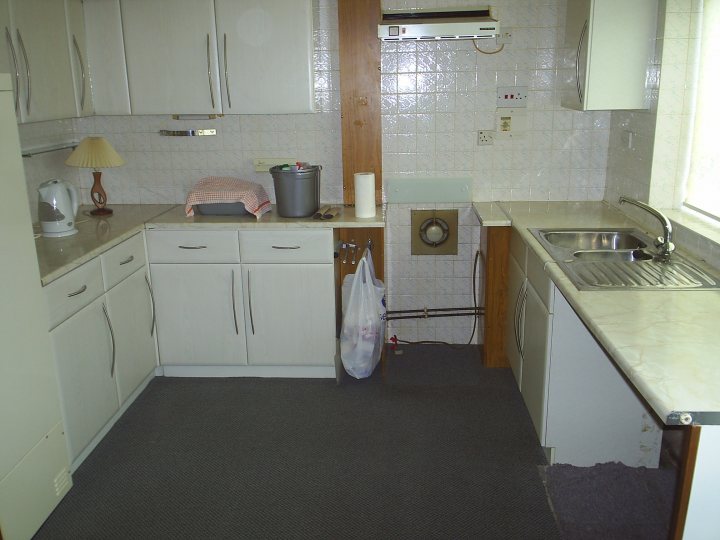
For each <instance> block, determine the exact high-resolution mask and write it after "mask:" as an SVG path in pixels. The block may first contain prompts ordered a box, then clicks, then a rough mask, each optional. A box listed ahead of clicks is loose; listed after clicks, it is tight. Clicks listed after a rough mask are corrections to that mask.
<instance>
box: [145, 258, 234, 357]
mask: <svg viewBox="0 0 720 540" xmlns="http://www.w3.org/2000/svg"><path fill="white" fill-rule="evenodd" d="M150 257H151V261H152V260H153V254H152V252H151V253H150ZM151 272H152V283H153V290H154V293H155V306H156V309H157V312H156V321H157V332H158V349H159V353H160V362H161V364H163V365H176V364H180V365H183V364H185V365H188V364H189V365H228V364H230V365H237V364H247V349H246V343H245V320H244V314H243V313H244V312H243V300H242V298H243V291H242V279H241V272H240V265H239V264H151Z"/></svg>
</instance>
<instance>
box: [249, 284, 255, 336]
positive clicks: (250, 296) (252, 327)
mask: <svg viewBox="0 0 720 540" xmlns="http://www.w3.org/2000/svg"><path fill="white" fill-rule="evenodd" d="M248 310H249V311H250V330H252V334H253V336H254V335H255V320H254V319H253V308H252V287H250V270H248Z"/></svg>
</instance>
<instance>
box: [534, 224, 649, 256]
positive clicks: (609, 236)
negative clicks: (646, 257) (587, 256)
mask: <svg viewBox="0 0 720 540" xmlns="http://www.w3.org/2000/svg"><path fill="white" fill-rule="evenodd" d="M540 235H541V236H542V237H543V238H544V239H545V240H546V241H547V242H548V243H549V244H552V245H553V246H557V247H560V248H565V249H573V250H582V251H585V250H599V249H601V250H618V249H641V248H644V247H647V244H646V243H645V242H643V241H642V240H641V239H640V238H638V236H637V234H635V231H633V230H632V229H618V230H611V231H598V230H585V229H577V230H567V231H565V230H563V231H550V230H541V231H540Z"/></svg>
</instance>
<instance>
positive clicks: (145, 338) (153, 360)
mask: <svg viewBox="0 0 720 540" xmlns="http://www.w3.org/2000/svg"><path fill="white" fill-rule="evenodd" d="M105 298H106V300H107V309H108V313H109V316H110V322H111V324H112V328H113V331H114V333H115V379H116V382H117V392H118V398H119V401H120V404H121V405H122V404H123V403H125V402H126V401H127V399H128V398H129V397H130V396H131V395H132V394H133V392H134V391H135V390H136V389H137V388H138V387H139V386H140V385H141V384H142V383H143V381H145V380H146V379H147V378H148V376H149V375H150V374H151V373H152V372H153V371H154V370H155V366H156V364H157V357H156V353H155V337H154V335H155V329H154V324H155V318H154V313H153V305H152V295H151V289H150V282H149V278H148V276H147V271H146V270H145V268H144V267H143V268H141V269H139V270H137V271H136V272H135V273H134V274H132V275H131V276H130V277H128V278H126V279H124V280H123V281H121V282H120V283H119V284H118V285H116V286H115V287H113V288H112V289H110V290H109V291H108V292H107V293H106V295H105Z"/></svg>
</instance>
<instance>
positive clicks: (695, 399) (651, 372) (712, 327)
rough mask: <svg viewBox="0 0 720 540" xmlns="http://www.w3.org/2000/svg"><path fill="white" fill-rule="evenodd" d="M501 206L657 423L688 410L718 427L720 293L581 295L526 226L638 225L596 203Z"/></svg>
mask: <svg viewBox="0 0 720 540" xmlns="http://www.w3.org/2000/svg"><path fill="white" fill-rule="evenodd" d="M498 206H499V207H500V208H501V209H504V210H505V211H506V213H507V216H508V217H509V218H510V219H511V221H512V226H513V227H515V228H516V229H517V230H518V232H519V233H520V235H521V236H522V238H523V240H525V242H526V243H527V245H528V246H530V248H531V249H532V250H533V251H534V252H535V253H536V254H537V255H538V256H539V257H540V258H541V259H542V260H543V261H544V262H545V272H546V273H547V274H548V275H549V276H550V277H551V278H552V279H553V281H554V282H555V284H556V285H557V287H558V289H559V290H560V291H561V292H562V293H563V295H564V296H565V298H566V299H567V300H568V302H569V303H570V305H572V307H573V308H574V309H575V311H576V312H577V313H578V315H579V316H580V318H581V319H582V320H583V322H584V323H585V325H586V326H587V327H588V328H589V329H590V331H591V332H592V333H593V335H594V336H595V338H596V339H597V340H598V342H599V343H600V344H601V345H602V346H603V348H604V349H605V350H606V351H607V353H608V354H609V355H610V356H611V357H612V359H613V360H614V361H615V363H616V365H617V366H618V368H619V369H620V370H621V371H622V372H623V373H624V374H625V376H626V377H627V379H628V380H629V381H630V382H631V383H632V384H633V386H634V387H635V388H636V389H637V390H638V392H639V393H640V394H641V395H642V396H643V397H644V398H645V400H646V401H647V403H648V404H649V405H650V407H652V409H653V410H654V411H655V413H656V414H657V415H658V416H659V417H660V419H661V420H662V421H664V422H665V423H668V424H678V423H679V414H681V413H690V414H691V415H692V418H693V422H694V423H698V424H720V339H718V338H719V337H720V336H719V335H718V333H719V329H720V326H719V325H718V320H719V319H720V291H718V290H715V291H712V290H698V291H578V289H577V288H576V287H575V286H574V285H573V284H572V283H571V282H570V280H569V279H568V278H567V277H566V276H565V274H564V272H563V271H562V269H560V267H559V266H558V265H557V263H555V262H552V258H551V257H550V255H549V254H548V253H547V251H545V249H543V247H542V246H541V245H540V243H539V242H538V241H537V240H536V239H535V238H534V237H533V236H532V235H531V234H530V232H529V231H528V230H527V229H528V228H535V227H558V228H562V227H600V226H618V227H638V228H640V227H639V226H638V225H637V224H636V223H634V222H632V221H630V220H629V219H627V217H626V216H625V215H624V214H622V213H621V212H619V211H617V210H615V209H613V208H611V207H610V206H608V205H606V204H604V203H601V202H592V203H573V202H569V203H563V202H550V203H527V202H525V203H520V202H512V203H500V204H499V205H498ZM482 210H483V208H480V211H482ZM481 219H482V218H481ZM679 247H680V248H682V246H679Z"/></svg>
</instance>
